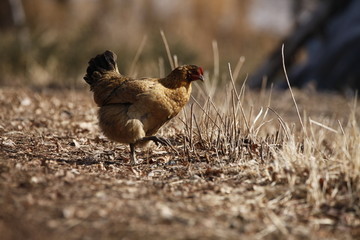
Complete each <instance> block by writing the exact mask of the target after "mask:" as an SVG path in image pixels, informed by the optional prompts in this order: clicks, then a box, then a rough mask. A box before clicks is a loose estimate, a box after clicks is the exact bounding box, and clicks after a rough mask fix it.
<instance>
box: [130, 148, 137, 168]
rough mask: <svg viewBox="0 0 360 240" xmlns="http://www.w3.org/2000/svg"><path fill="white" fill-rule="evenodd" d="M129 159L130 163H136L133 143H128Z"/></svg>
mask: <svg viewBox="0 0 360 240" xmlns="http://www.w3.org/2000/svg"><path fill="white" fill-rule="evenodd" d="M130 160H131V165H135V164H137V160H136V155H135V144H134V143H130Z"/></svg>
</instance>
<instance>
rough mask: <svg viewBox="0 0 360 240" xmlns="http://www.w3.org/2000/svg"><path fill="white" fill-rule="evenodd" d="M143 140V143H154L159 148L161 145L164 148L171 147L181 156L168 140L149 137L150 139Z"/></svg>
mask: <svg viewBox="0 0 360 240" xmlns="http://www.w3.org/2000/svg"><path fill="white" fill-rule="evenodd" d="M141 140H142V141H153V142H154V143H155V144H156V145H157V146H159V144H161V145H164V146H168V147H171V149H172V150H174V151H175V152H176V153H177V154H179V152H178V151H177V150H176V149H175V148H174V146H173V145H172V144H171V142H170V141H169V140H168V139H166V138H163V137H158V136H149V137H144V138H142V139H141Z"/></svg>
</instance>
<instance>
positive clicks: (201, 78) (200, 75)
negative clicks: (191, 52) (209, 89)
mask: <svg viewBox="0 0 360 240" xmlns="http://www.w3.org/2000/svg"><path fill="white" fill-rule="evenodd" d="M191 79H192V81H196V80H200V81H202V82H203V81H204V75H202V74H199V75H197V74H196V75H195V74H194V75H191Z"/></svg>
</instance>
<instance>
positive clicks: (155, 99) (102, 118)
mask: <svg viewBox="0 0 360 240" xmlns="http://www.w3.org/2000/svg"><path fill="white" fill-rule="evenodd" d="M115 61H116V55H115V54H114V53H113V52H111V51H105V52H104V53H103V54H100V55H97V56H96V57H95V58H92V59H91V60H90V61H89V66H88V68H87V71H86V75H85V77H84V79H85V81H86V82H87V83H88V84H89V85H90V90H91V91H93V92H94V100H95V103H96V104H97V105H98V106H99V107H100V108H99V112H98V118H99V125H100V128H101V130H102V131H103V133H104V134H105V136H106V137H108V138H109V139H110V140H113V141H116V142H119V143H127V144H130V158H131V163H132V164H136V163H137V160H136V156H135V146H136V145H141V144H143V143H146V142H148V141H154V142H155V143H156V144H159V143H160V144H163V145H168V146H171V144H170V143H169V142H168V140H166V139H164V138H161V137H157V136H155V135H154V134H155V133H156V132H157V131H158V130H159V129H160V128H161V126H163V125H164V124H165V123H166V122H167V121H169V120H170V119H172V118H173V117H175V116H176V115H177V114H178V113H179V112H180V110H181V109H182V108H183V107H184V106H185V104H186V103H187V102H188V101H189V98H190V93H191V83H192V81H195V80H202V81H203V80H204V78H203V70H202V68H201V67H197V66H195V65H184V66H180V67H177V68H175V69H174V70H173V71H172V72H171V73H170V74H169V75H168V76H167V77H165V78H141V79H133V78H130V77H125V76H122V75H121V74H120V73H119V70H118V68H117V64H116V62H115Z"/></svg>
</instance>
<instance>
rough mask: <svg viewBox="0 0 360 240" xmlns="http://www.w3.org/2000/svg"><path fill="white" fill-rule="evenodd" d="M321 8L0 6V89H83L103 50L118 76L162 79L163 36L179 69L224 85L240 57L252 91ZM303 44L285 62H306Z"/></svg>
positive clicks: (8, 2)
mask: <svg viewBox="0 0 360 240" xmlns="http://www.w3.org/2000/svg"><path fill="white" fill-rule="evenodd" d="M321 2H336V1H321V0H302V1H300V0H294V1H290V0H271V1H269V0H242V1H239V0H223V1H215V0H210V1H209V0H172V1H166V0H138V1H131V0H121V1H120V0H119V1H117V0H101V1H100V0H31V1H24V0H2V1H0V36H1V37H0V48H1V52H0V72H1V75H0V84H1V85H12V84H24V83H25V84H29V85H33V86H54V87H75V88H78V87H83V86H85V85H84V84H83V81H82V77H83V75H84V73H85V70H86V65H87V62H88V61H89V59H90V58H91V57H93V56H94V55H96V54H99V53H102V52H103V51H104V50H107V49H109V50H112V51H114V52H115V53H116V54H117V55H118V64H119V69H120V72H121V73H123V74H130V75H132V76H162V75H164V73H166V72H168V71H170V64H169V61H168V58H167V55H166V51H165V47H164V43H163V39H162V37H161V34H160V30H163V32H164V33H165V36H166V39H167V42H168V44H169V47H170V51H171V53H172V55H176V58H177V59H178V62H179V64H185V63H186V64H197V65H200V66H203V67H204V69H206V70H207V71H208V73H209V74H212V75H214V74H215V75H216V74H217V75H218V76H217V77H218V78H219V79H225V78H228V75H229V72H228V63H230V64H231V66H233V67H235V66H236V65H237V64H238V62H239V59H240V57H244V58H245V62H244V64H243V66H242V68H241V75H240V77H239V79H241V80H245V79H246V76H247V75H248V74H249V75H250V80H251V81H252V82H253V83H254V84H253V86H254V87H256V86H259V83H260V82H261V81H262V80H263V79H264V76H265V75H270V74H268V73H267V72H266V71H265V73H264V71H262V69H263V67H264V66H266V65H267V64H269V62H271V61H272V59H271V54H272V53H274V52H275V53H278V54H280V53H281V51H280V50H281V49H280V48H279V46H281V44H282V43H284V42H285V43H287V41H290V43H288V44H289V45H291V40H292V39H291V36H294V34H295V33H297V32H298V30H299V29H301V27H303V26H304V25H305V26H306V25H307V26H308V25H309V21H311V20H312V19H313V16H314V13H317V12H316V11H317V10H318V9H319V5H320V4H321ZM343 2H351V1H350V0H349V1H343ZM354 2H359V1H354ZM332 8H336V9H340V7H339V6H332ZM328 15H329V16H330V17H329V16H327V17H328V18H330V19H331V17H332V16H333V15H334V14H333V15H331V14H328ZM329 21H330V20H329ZM310 23H311V22H310ZM324 25H325V24H324V23H323V25H320V26H317V28H316V29H312V32H311V33H312V34H314V32H321V31H322V30H323V29H324ZM308 35H309V34H308ZM308 35H306V36H307V39H309V36H308ZM305 43H307V41H305V40H304V41H302V42H301V44H298V45H299V46H297V48H296V50H295V51H294V50H292V49H291V46H290V51H289V53H291V55H293V57H292V58H291V60H290V58H289V62H290V61H291V62H292V61H293V60H292V59H296V61H304V60H303V59H306V56H309V55H310V54H307V53H306V46H305ZM298 49H302V50H301V51H299V50H298ZM304 49H305V50H304ZM214 56H215V57H214ZM295 56H296V57H295ZM359 56H360V54H359ZM299 59H300V60H299ZM242 60H243V58H242V59H241V61H242ZM274 61H276V62H279V59H277V60H276V59H275V60H274ZM280 62H281V61H280ZM294 62H295V61H294ZM275 68H276V67H275ZM278 71H279V66H277V69H276V72H278ZM274 76H275V75H274ZM251 78H253V79H251ZM275 78H276V77H274V79H275ZM299 86H300V85H299Z"/></svg>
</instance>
